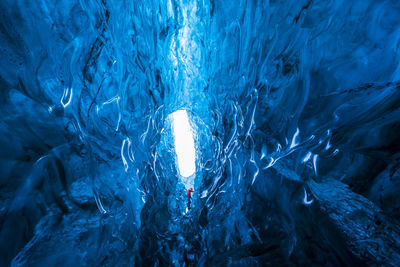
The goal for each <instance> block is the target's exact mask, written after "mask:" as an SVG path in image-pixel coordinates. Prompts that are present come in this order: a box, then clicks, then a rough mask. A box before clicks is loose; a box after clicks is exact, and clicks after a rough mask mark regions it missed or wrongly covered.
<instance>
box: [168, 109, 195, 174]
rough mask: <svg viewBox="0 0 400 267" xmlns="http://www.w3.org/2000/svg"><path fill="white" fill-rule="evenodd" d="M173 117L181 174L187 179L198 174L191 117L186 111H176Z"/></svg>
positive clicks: (176, 151)
mask: <svg viewBox="0 0 400 267" xmlns="http://www.w3.org/2000/svg"><path fill="white" fill-rule="evenodd" d="M171 116H172V127H173V133H174V145H175V153H176V157H177V161H178V167H179V173H180V174H181V175H182V176H183V177H185V178H187V177H189V176H191V175H193V174H194V173H195V172H196V165H195V164H196V150H195V147H194V140H193V134H192V129H191V127H190V123H189V117H188V115H187V112H186V110H178V111H175V112H174V113H172V114H171Z"/></svg>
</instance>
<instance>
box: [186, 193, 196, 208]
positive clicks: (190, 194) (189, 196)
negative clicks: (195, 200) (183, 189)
mask: <svg viewBox="0 0 400 267" xmlns="http://www.w3.org/2000/svg"><path fill="white" fill-rule="evenodd" d="M193 192H194V190H193V188H189V189H188V191H187V197H188V203H187V208H188V210H190V205H191V204H192V193H193Z"/></svg>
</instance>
